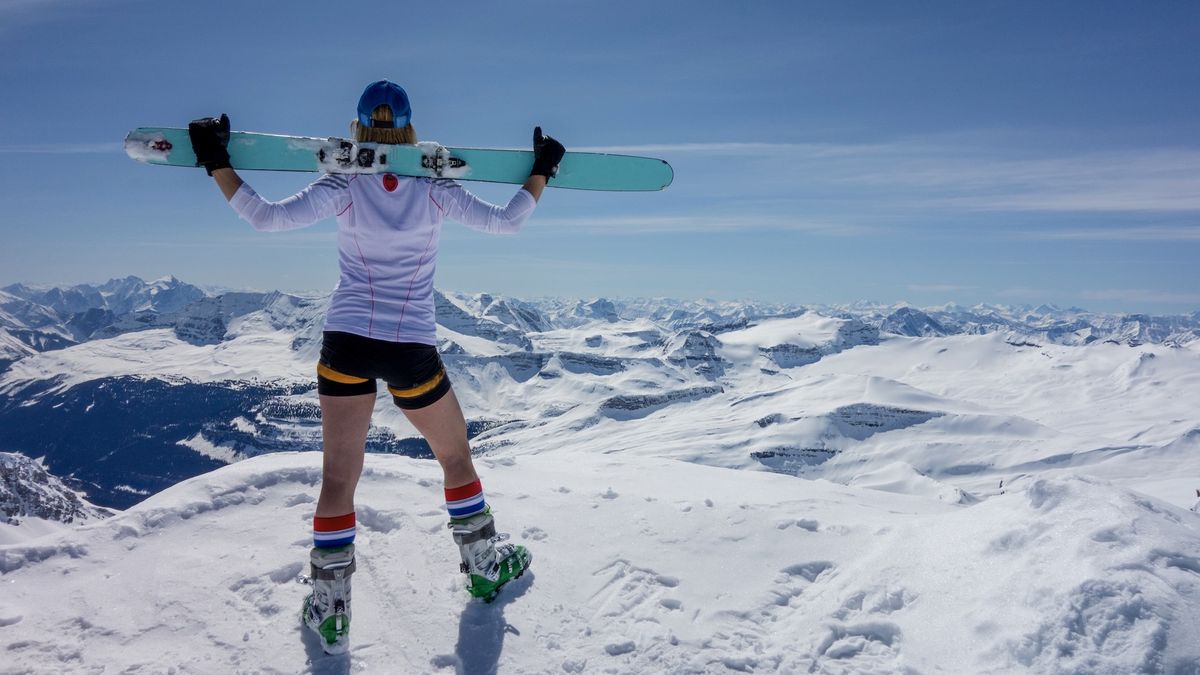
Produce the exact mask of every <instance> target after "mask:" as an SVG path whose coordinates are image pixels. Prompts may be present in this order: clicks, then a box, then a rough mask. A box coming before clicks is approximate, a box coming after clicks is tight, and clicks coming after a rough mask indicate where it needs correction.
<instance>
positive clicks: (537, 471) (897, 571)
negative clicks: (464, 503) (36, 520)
mask: <svg viewBox="0 0 1200 675" xmlns="http://www.w3.org/2000/svg"><path fill="white" fill-rule="evenodd" d="M319 467H320V456H319V455H318V454H316V453H283V454H275V455H268V456H263V457H258V458H254V459H250V460H246V461H243V462H240V463H238V464H234V465H231V466H228V467H225V468H223V469H220V470H218V471H215V472H213V473H211V474H206V475H204V476H200V477H197V478H195V479H192V480H189V481H187V482H185V483H182V484H180V485H177V486H175V487H172V488H170V489H168V490H166V491H164V492H162V493H160V494H157V495H155V496H153V497H151V498H150V499H148V500H146V501H145V502H143V503H142V504H140V505H138V506H136V507H134V508H131V509H129V510H128V511H126V512H123V513H121V514H118V515H117V516H115V517H113V518H110V519H107V520H103V521H99V522H96V523H92V524H89V525H85V526H83V527H82V528H81V529H79V530H77V531H75V532H71V533H66V534H62V535H57V536H56V537H50V538H44V539H42V540H38V541H37V542H33V543H27V544H24V545H17V546H8V547H3V548H0V572H3V576H2V577H0V582H2V583H3V587H4V589H5V592H4V595H3V596H0V640H3V654H4V655H5V661H6V662H7V665H6V666H5V668H8V669H12V668H16V669H17V670H16V671H12V670H8V671H6V672H101V670H103V672H129V673H152V672H155V673H157V672H173V673H212V672H271V673H297V672H308V673H331V672H367V673H375V672H380V673H422V672H431V673H438V672H447V673H449V672H457V673H487V672H511V673H531V672H532V673H542V672H545V673H550V672H555V673H557V672H567V673H592V672H597V673H610V672H611V673H632V672H636V673H643V672H664V673H707V672H730V671H733V672H739V671H740V672H785V673H793V672H796V673H799V672H822V673H897V672H1029V671H1033V672H1080V673H1082V672H1109V673H1118V672H1193V671H1194V669H1195V668H1196V667H1200V640H1196V639H1195V638H1196V637H1197V636H1198V635H1200V625H1198V619H1197V613H1196V611H1195V609H1196V607H1198V606H1200V531H1198V525H1200V522H1198V521H1200V516H1197V515H1196V514H1194V513H1190V512H1187V511H1183V510H1181V509H1177V508H1175V507H1172V506H1169V505H1166V504H1164V503H1162V502H1158V501H1155V500H1153V499H1151V498H1147V497H1144V496H1142V495H1138V494H1137V493H1133V492H1130V491H1127V490H1123V489H1121V488H1117V487H1115V486H1112V485H1110V484H1107V483H1104V482H1102V481H1098V480H1094V479H1084V478H1062V479H1049V480H1037V481H1034V482H1032V483H1031V484H1030V485H1029V486H1028V487H1027V488H1026V489H1024V490H1019V491H1014V492H1011V493H1009V494H1005V495H1002V496H997V497H993V498H991V499H988V500H986V501H984V502H981V503H978V504H972V505H968V506H964V505H955V504H950V503H946V502H944V501H939V500H937V499H930V498H927V497H921V496H910V495H899V494H891V493H888V492H878V491H873V490H864V489H859V488H852V487H846V486H842V485H837V484H833V483H828V482H824V481H803V482H798V481H796V479H794V478H790V477H787V476H781V475H776V474H770V473H761V472H730V471H727V470H723V469H719V468H711V467H704V466H699V465H695V464H691V463H684V462H677V461H671V460H664V459H653V458H636V457H635V458H629V459H628V461H623V462H620V463H618V462H612V461H608V460H606V459H605V458H603V457H600V458H597V457H589V456H584V455H570V454H567V453H564V454H562V455H559V456H538V457H526V456H522V457H518V458H515V459H514V458H493V459H492V460H488V461H485V462H481V470H482V472H483V475H484V479H485V481H486V484H487V485H488V495H489V501H490V502H491V503H492V504H493V507H494V509H495V511H496V514H497V524H498V525H499V527H500V529H501V530H502V531H503V530H507V531H510V532H513V533H514V538H515V539H516V540H517V541H521V542H523V543H525V544H526V545H528V546H529V547H530V549H531V551H532V552H533V554H534V562H533V566H532V568H531V570H530V572H529V573H527V574H526V575H525V576H524V577H522V578H521V579H520V580H518V581H516V582H514V583H513V584H512V585H511V586H510V587H508V588H506V589H505V591H504V592H503V593H502V595H501V596H500V598H498V599H497V601H496V602H495V603H493V604H490V605H489V604H484V603H480V602H477V601H472V600H470V599H469V598H468V596H467V595H466V593H465V591H463V590H462V588H461V584H462V580H461V575H460V574H459V573H458V570H457V566H458V560H457V552H456V550H455V548H454V547H453V545H452V543H451V541H450V537H449V535H448V534H447V531H446V528H445V520H446V518H445V515H444V513H443V512H442V510H441V509H440V508H439V505H440V502H441V498H442V495H441V484H440V480H439V474H438V470H437V467H436V466H435V465H434V464H433V463H431V462H428V461H421V460H413V459H408V458H402V457H394V456H378V455H370V456H368V458H367V465H366V471H365V472H364V477H363V482H362V485H361V488H360V493H359V507H358V509H359V510H358V514H359V531H358V539H357V547H358V548H357V550H358V555H359V561H360V563H359V571H358V573H357V574H356V575H355V577H354V591H353V592H354V604H353V612H354V616H353V622H352V625H353V630H352V636H353V649H352V651H351V653H350V655H348V656H345V657H327V656H324V655H323V654H321V653H320V648H319V645H317V644H316V643H315V641H313V640H312V639H311V638H309V637H307V636H306V634H305V633H304V632H303V631H301V630H300V624H299V608H300V602H301V600H302V598H303V596H304V594H305V592H306V587H304V586H303V585H301V584H298V583H296V581H295V579H296V577H297V575H298V574H301V573H303V572H304V571H305V567H306V564H305V561H306V559H307V552H308V547H309V537H308V534H309V524H310V522H311V520H310V519H311V517H312V509H313V501H312V498H311V496H312V495H313V494H314V492H315V486H316V483H317V479H318V477H319ZM1188 668H1192V669H1193V670H1188Z"/></svg>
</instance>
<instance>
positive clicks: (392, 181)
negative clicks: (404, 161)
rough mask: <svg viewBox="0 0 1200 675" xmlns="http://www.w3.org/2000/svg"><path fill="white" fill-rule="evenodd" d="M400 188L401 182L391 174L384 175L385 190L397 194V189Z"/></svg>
mask: <svg viewBox="0 0 1200 675" xmlns="http://www.w3.org/2000/svg"><path fill="white" fill-rule="evenodd" d="M398 187H400V181H399V180H397V179H396V177H395V176H393V175H392V174H390V173H385V174H383V189H384V190H387V191H388V192H395V191H396V188H398Z"/></svg>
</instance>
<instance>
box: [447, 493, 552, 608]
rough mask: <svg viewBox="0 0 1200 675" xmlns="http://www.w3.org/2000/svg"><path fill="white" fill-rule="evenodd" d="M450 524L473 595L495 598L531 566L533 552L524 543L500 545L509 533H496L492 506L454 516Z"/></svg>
mask: <svg viewBox="0 0 1200 675" xmlns="http://www.w3.org/2000/svg"><path fill="white" fill-rule="evenodd" d="M449 527H450V529H451V530H452V531H453V533H454V543H456V544H458V550H459V552H460V553H461V554H462V565H461V566H460V569H461V570H462V572H463V574H466V575H467V590H468V591H470V593H471V595H472V596H473V597H476V598H483V600H484V602H491V601H492V600H493V599H495V597H496V594H497V593H499V592H500V587H501V586H503V585H504V584H507V583H508V582H510V581H512V580H513V579H516V578H517V577H519V576H521V575H522V574H524V573H525V570H527V569H529V563H530V562H531V561H532V560H533V556H532V555H530V553H529V551H528V550H526V548H525V547H524V546H516V545H513V544H501V545H499V546H497V545H496V542H498V541H504V540H505V539H507V538H508V535H506V534H501V535H498V534H496V525H495V523H494V522H493V520H492V510H491V509H487V510H486V511H484V512H483V513H480V514H476V515H474V516H471V517H469V518H451V519H450V525H449Z"/></svg>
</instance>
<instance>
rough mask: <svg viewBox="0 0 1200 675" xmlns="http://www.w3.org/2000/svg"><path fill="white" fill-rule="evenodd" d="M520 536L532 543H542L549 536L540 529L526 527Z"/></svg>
mask: <svg viewBox="0 0 1200 675" xmlns="http://www.w3.org/2000/svg"><path fill="white" fill-rule="evenodd" d="M521 536H522V537H524V538H525V539H532V540H533V541H542V540H544V539H545V538H546V537H547V536H549V535H547V534H546V531H545V530H543V529H542V528H540V527H527V528H525V531H524V532H522V533H521Z"/></svg>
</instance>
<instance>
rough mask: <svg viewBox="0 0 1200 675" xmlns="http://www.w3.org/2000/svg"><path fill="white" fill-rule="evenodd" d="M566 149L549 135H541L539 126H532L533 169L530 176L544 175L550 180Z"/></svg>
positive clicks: (556, 170)
mask: <svg viewBox="0 0 1200 675" xmlns="http://www.w3.org/2000/svg"><path fill="white" fill-rule="evenodd" d="M566 152H567V149H566V148H564V147H563V144H562V143H559V142H558V141H556V140H554V138H553V137H551V136H543V135H542V128H541V127H534V128H533V170H532V171H530V172H529V175H530V176H545V177H546V180H550V178H552V177H553V176H554V174H556V173H558V163H559V162H561V161H562V158H563V155H564V154H566Z"/></svg>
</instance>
